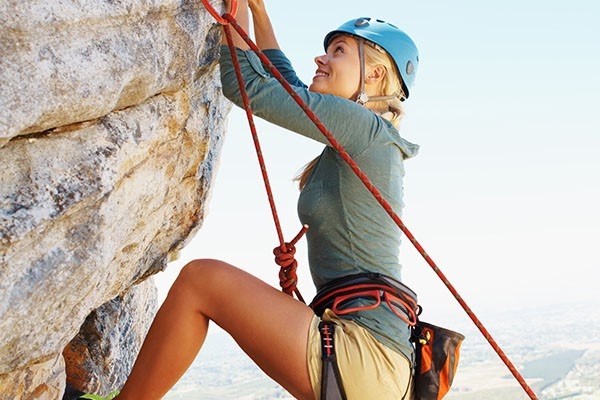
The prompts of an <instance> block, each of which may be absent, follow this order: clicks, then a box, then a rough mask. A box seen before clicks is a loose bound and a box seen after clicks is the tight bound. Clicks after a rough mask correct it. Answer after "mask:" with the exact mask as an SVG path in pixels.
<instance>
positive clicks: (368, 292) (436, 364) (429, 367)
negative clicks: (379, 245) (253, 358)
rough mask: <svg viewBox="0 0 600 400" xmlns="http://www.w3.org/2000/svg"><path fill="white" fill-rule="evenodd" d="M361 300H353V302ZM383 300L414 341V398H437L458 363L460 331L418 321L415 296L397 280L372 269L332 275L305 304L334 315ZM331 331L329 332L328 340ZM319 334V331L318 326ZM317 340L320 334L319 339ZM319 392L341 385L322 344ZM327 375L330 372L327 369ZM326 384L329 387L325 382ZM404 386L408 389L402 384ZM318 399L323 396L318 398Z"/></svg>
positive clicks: (444, 391)
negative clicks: (335, 376) (321, 375)
mask: <svg viewBox="0 0 600 400" xmlns="http://www.w3.org/2000/svg"><path fill="white" fill-rule="evenodd" d="M356 300H361V303H360V304H359V305H356V304H355V303H354V301H356ZM383 304H386V305H387V306H388V308H389V309H390V310H391V311H392V312H393V313H394V314H396V316H398V317H399V318H400V319H402V320H403V321H404V322H406V323H407V324H408V325H409V326H410V329H411V341H412V342H413V343H414V344H415V371H414V399H415V400H437V399H441V398H443V397H444V396H445V395H446V394H447V393H448V391H449V390H450V386H451V385H452V381H453V380H454V375H455V374H456V370H457V368H458V359H459V357H460V346H461V344H462V341H463V340H464V338H465V337H464V336H463V335H462V334H460V333H458V332H454V331H451V330H450V329H446V328H442V327H439V326H436V325H433V324H430V323H427V322H424V321H421V320H420V319H419V318H418V316H419V315H420V314H421V307H420V306H419V305H418V302H417V295H416V294H415V293H414V292H413V291H412V290H411V289H410V288H409V287H408V286H406V285H404V284H403V283H402V282H400V281H398V280H395V279H394V278H392V277H389V276H386V275H383V274H380V273H374V272H367V273H359V274H354V275H348V276H344V277H342V278H338V279H334V280H332V281H330V282H328V283H327V284H325V285H324V287H322V288H321V289H320V290H319V291H318V292H317V295H316V296H315V298H314V300H313V301H312V302H311V304H310V307H312V309H313V310H314V312H315V314H317V315H318V316H321V315H322V314H323V313H324V312H325V310H326V309H331V310H332V311H333V312H334V313H335V314H336V315H344V314H348V313H351V312H355V311H362V310H372V309H374V308H376V307H380V306H382V305H383ZM334 332H335V331H333V330H332V331H331V333H330V335H331V337H332V338H331V342H332V345H333V336H334ZM321 335H322V336H323V332H322V331H321ZM322 340H323V339H322ZM323 350H324V352H323V374H324V375H323V380H322V382H321V385H323V386H322V389H321V390H322V392H321V393H329V394H330V395H331V396H334V397H327V399H330V398H337V397H335V396H336V395H337V393H339V392H340V388H341V389H342V390H343V386H342V383H341V382H336V381H333V380H332V378H331V376H330V375H328V376H327V378H328V379H325V378H326V376H325V370H330V369H331V368H335V367H331V366H330V365H327V362H326V361H327V360H328V358H327V357H329V355H328V354H326V353H325V350H328V349H325V348H324V349H323ZM328 374H331V372H328ZM329 386H331V388H330V387H329ZM407 390H408V388H407ZM322 398H323V397H322Z"/></svg>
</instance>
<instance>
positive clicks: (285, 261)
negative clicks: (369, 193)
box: [202, 0, 308, 303]
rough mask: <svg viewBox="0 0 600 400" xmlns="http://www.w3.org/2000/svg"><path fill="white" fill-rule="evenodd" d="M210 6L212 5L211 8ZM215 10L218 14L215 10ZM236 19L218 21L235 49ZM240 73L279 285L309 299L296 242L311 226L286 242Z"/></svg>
mask: <svg viewBox="0 0 600 400" xmlns="http://www.w3.org/2000/svg"><path fill="white" fill-rule="evenodd" d="M202 2H203V3H204V5H205V6H207V9H208V10H209V13H211V14H212V15H213V16H215V14H216V11H215V10H214V8H212V6H210V5H209V4H208V1H207V0H202ZM209 7H210V8H209ZM235 10H237V1H236V0H233V1H232V3H231V13H235ZM213 13H214V14H213ZM215 17H216V16H215ZM229 18H230V19H233V16H232V15H231V14H230V13H228V14H224V16H223V17H220V16H219V17H218V19H217V21H218V22H219V23H220V24H222V25H224V26H223V28H224V30H225V34H226V36H227V42H228V44H229V48H231V49H233V48H234V46H233V39H232V37H231V29H230V28H229V26H228V21H229ZM232 60H233V63H234V65H238V59H237V54H235V51H232ZM235 73H236V77H237V80H238V84H239V88H240V93H241V94H242V101H243V102H244V109H245V110H246V117H247V118H248V125H249V126H250V132H251V133H252V140H253V142H254V147H255V149H256V155H257V158H258V162H259V165H260V171H261V174H262V177H263V181H264V184H265V189H266V191H267V198H268V200H269V206H270V207H271V213H272V214H273V222H274V223H275V229H276V231H277V237H278V239H279V247H276V248H275V249H274V250H273V253H274V254H275V262H276V263H277V265H279V267H280V269H279V285H280V286H281V289H282V291H283V292H284V293H287V294H289V295H290V296H293V295H294V294H295V295H296V297H297V298H298V300H300V301H301V302H303V303H305V301H304V298H303V297H302V295H301V294H300V291H299V290H298V288H297V284H298V276H297V274H296V271H297V269H298V262H297V261H296V260H295V258H294V255H295V254H296V247H295V246H294V245H295V244H296V242H298V240H300V238H301V237H302V235H304V233H306V230H307V229H308V226H306V225H305V226H303V227H302V229H301V230H300V232H299V233H298V234H297V235H296V237H295V238H294V239H293V240H292V241H291V242H286V241H285V240H284V238H283V232H282V230H281V224H280V223H279V215H278V214H277V208H276V206H275V201H274V198H273V191H272V190H271V184H270V182H269V175H268V173H267V167H266V165H265V161H264V157H263V155H262V150H261V146H260V141H259V140H258V133H257V132H256V125H255V124H254V117H253V115H252V109H251V107H250V100H249V99H248V94H247V93H246V90H245V88H244V79H243V77H242V73H241V71H240V70H239V68H236V70H235Z"/></svg>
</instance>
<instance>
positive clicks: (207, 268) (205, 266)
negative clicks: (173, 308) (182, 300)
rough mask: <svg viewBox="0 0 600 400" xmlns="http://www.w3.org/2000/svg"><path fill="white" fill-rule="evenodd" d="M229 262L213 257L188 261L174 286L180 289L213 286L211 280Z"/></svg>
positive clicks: (199, 288)
mask: <svg viewBox="0 0 600 400" xmlns="http://www.w3.org/2000/svg"><path fill="white" fill-rule="evenodd" d="M227 265H228V264H226V263H224V262H222V261H219V260H213V259H198V260H193V261H190V262H189V263H187V264H186V265H185V266H184V267H183V268H182V269H181V271H179V276H178V277H177V279H176V280H175V282H174V284H173V286H177V288H178V290H186V289H192V290H195V291H197V290H201V289H204V288H207V287H210V286H211V281H214V279H215V278H216V277H217V276H218V275H219V271H220V270H222V269H223V268H225V267H226V266H227Z"/></svg>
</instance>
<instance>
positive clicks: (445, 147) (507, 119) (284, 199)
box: [157, 0, 600, 326]
mask: <svg viewBox="0 0 600 400" xmlns="http://www.w3.org/2000/svg"><path fill="white" fill-rule="evenodd" d="M267 5H268V7H269V9H270V11H271V16H272V19H273V23H274V25H275V29H276V31H277V32H278V37H279V41H280V44H281V46H282V48H283V50H284V51H286V53H287V54H288V57H289V58H290V59H291V60H292V62H293V63H294V65H295V66H296V69H297V72H298V75H299V76H300V77H301V78H302V79H304V81H305V82H310V80H311V78H312V76H313V73H314V71H315V64H314V62H313V58H314V57H315V56H316V55H319V54H321V52H322V38H323V36H324V35H325V34H326V33H327V32H328V31H330V30H332V29H335V28H336V27H337V26H339V25H340V24H341V23H343V22H345V21H347V20H349V19H352V18H355V17H359V16H373V17H377V18H380V19H385V20H387V21H389V22H392V23H394V24H396V25H397V26H399V27H401V28H402V29H404V30H405V31H406V32H407V33H409V34H410V35H411V36H412V37H413V39H414V40H415V42H416V43H417V45H418V46H419V49H420V53H421V65H420V67H419V71H418V75H417V81H416V85H415V87H414V88H413V91H412V93H411V98H410V99H409V101H408V102H407V103H406V106H407V116H406V118H405V120H404V121H403V123H402V127H401V134H402V135H403V136H404V137H405V138H406V139H408V140H410V141H413V142H415V143H418V144H419V145H420V146H421V151H420V154H419V155H418V156H417V157H416V158H414V159H412V160H409V161H407V163H406V169H407V176H406V179H405V191H406V194H405V202H406V208H405V210H404V216H403V220H404V222H405V224H406V225H407V226H408V229H409V230H410V231H411V232H412V233H413V234H414V235H415V236H416V238H417V240H419V242H420V243H421V244H422V245H423V247H424V248H425V250H426V251H427V252H428V254H429V255H430V256H431V257H432V258H433V260H434V261H435V262H436V263H437V264H438V266H439V267H440V268H441V270H442V271H443V272H444V274H445V275H446V276H447V277H448V279H449V280H450V282H451V283H452V284H453V285H454V286H455V288H456V289H457V290H458V292H459V293H460V294H461V295H462V297H463V298H464V299H465V301H466V302H467V304H469V306H470V307H471V308H472V309H473V310H474V311H475V313H476V314H477V313H481V314H482V315H483V320H484V324H485V315H486V312H488V311H492V310H498V309H503V308H513V309H518V308H520V307H531V306H532V305H534V306H535V305H537V304H544V305H546V304H555V303H559V302H563V301H580V300H586V301H593V302H596V303H597V304H598V305H599V306H600V300H598V298H597V295H596V294H595V293H597V292H598V289H599V288H600V284H599V283H598V280H597V278H596V276H597V270H598V269H599V267H600V261H599V259H598V256H597V250H596V249H597V248H598V247H597V246H598V241H599V240H600V227H599V226H600V211H599V210H598V204H600V184H599V183H598V182H600V122H599V119H598V116H597V111H596V108H597V107H598V104H600V77H599V72H598V71H600V28H599V27H598V24H597V18H598V16H600V3H598V2H596V1H593V0H587V1H583V0H574V1H571V2H564V1H560V2H559V1H553V0H552V1H544V2H541V1H516V0H508V1H503V2H492V3H490V2H481V1H457V2H447V1H412V2H407V1H397V0H396V1H390V0H387V1H383V0H370V1H368V2H364V1H360V2H359V1H354V0H350V1H349V0H346V1H319V2H316V1H305V2H301V3H299V4H296V3H294V6H293V7H291V6H290V3H289V2H286V1H274V0H272V1H269V2H268V3H267ZM292 10H293V11H292ZM257 122H258V130H259V135H260V139H261V145H262V147H263V152H264V155H265V160H266V163H267V168H268V171H269V174H270V179H271V183H272V185H273V190H274V193H275V201H276V203H277V207H278V212H279V214H280V218H281V223H282V227H283V231H284V234H285V236H286V239H287V240H290V239H291V238H292V237H293V236H294V235H295V234H296V233H297V232H298V230H299V229H300V223H299V222H298V219H297V216H296V200H297V195H298V190H297V188H296V185H295V183H294V182H292V178H293V177H294V176H295V175H296V173H297V172H298V170H299V169H300V168H301V167H302V166H303V165H304V164H305V163H306V162H307V161H309V160H310V159H312V158H313V157H314V156H315V155H317V154H318V153H319V152H320V149H321V146H320V145H318V144H316V143H312V142H310V141H309V140H308V139H304V138H301V137H298V136H296V135H295V134H293V133H290V132H288V131H285V130H283V129H280V128H278V127H274V126H272V125H270V124H268V123H264V122H262V121H260V120H257ZM277 244H278V241H277V236H276V232H275V228H274V225H273V222H272V217H271V213H270V209H269V208H268V203H267V197H266V194H265V190H264V186H263V183H262V180H261V176H260V171H259V168H258V163H257V160H256V155H255V153H254V148H253V144H252V140H251V136H250V131H249V128H248V125H247V122H246V118H245V115H244V114H243V112H242V111H241V110H239V109H234V110H233V111H232V112H231V114H230V119H229V128H228V132H227V136H226V139H225V144H224V147H223V153H222V157H221V161H220V166H219V172H218V175H217V179H216V184H215V187H214V192H213V195H212V199H211V201H210V204H209V207H208V213H207V216H206V221H205V225H204V227H203V228H202V230H201V231H200V232H199V233H198V234H197V236H196V237H195V238H194V239H193V240H192V241H191V243H190V244H189V245H188V246H187V247H186V249H184V251H183V252H182V255H181V258H180V260H178V261H177V262H174V263H172V264H171V265H170V266H169V267H168V268H167V270H166V272H163V273H161V274H159V276H158V278H157V284H158V286H159V290H160V293H161V295H163V296H164V293H165V292H166V289H167V288H168V286H169V285H170V283H171V282H172V280H173V279H174V278H175V276H176V275H177V271H178V270H179V268H180V267H181V266H182V265H183V264H185V262H187V261H189V260H191V259H193V258H199V257H213V258H219V259H224V260H226V261H228V262H231V263H233V264H234V265H237V266H239V267H241V268H244V269H246V270H248V271H250V272H252V273H253V274H255V275H257V276H259V277H261V278H263V279H264V280H266V281H268V282H269V283H271V284H273V285H274V286H278V284H277V272H278V267H277V266H276V265H275V264H274V262H273V260H272V256H271V254H272V253H271V251H272V249H273V247H275V246H276V245H277ZM298 247H299V249H298V253H299V254H298V256H297V259H298V261H299V263H300V267H299V268H300V269H301V272H300V280H301V282H300V286H299V288H300V290H301V291H302V293H303V294H304V296H305V297H306V298H309V299H310V298H311V297H312V295H313V294H314V290H313V288H312V283H311V281H310V277H309V275H308V271H307V269H308V265H307V262H306V257H305V251H306V249H305V247H304V242H301V243H300V245H299V246H298ZM401 261H402V264H403V265H404V268H403V278H404V281H405V283H406V284H407V285H409V286H410V287H412V288H413V289H414V290H415V291H416V292H417V293H418V294H419V300H420V302H421V303H422V305H423V307H424V308H425V314H424V316H426V317H425V319H434V321H436V322H439V323H444V322H445V321H452V320H456V319H457V318H466V317H465V315H464V312H463V311H462V310H461V309H460V307H459V306H458V304H457V302H456V301H455V300H454V298H453V297H452V296H451V295H450V293H449V292H448V290H446V288H445V287H444V286H443V285H442V284H441V282H440V280H439V279H438V278H437V276H435V274H434V273H433V271H432V270H431V269H430V267H429V266H428V265H427V264H426V263H425V262H424V261H423V260H422V258H421V257H420V255H419V254H417V252H416V251H415V250H414V248H413V247H412V245H411V244H410V243H409V242H407V241H405V242H404V243H403V245H402V249H401ZM427 316H429V318H427ZM450 324H451V322H450ZM450 326H451V325H450Z"/></svg>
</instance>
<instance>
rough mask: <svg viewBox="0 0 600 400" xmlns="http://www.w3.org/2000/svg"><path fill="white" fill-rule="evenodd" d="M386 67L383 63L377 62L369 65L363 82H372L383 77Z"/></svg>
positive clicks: (378, 80)
mask: <svg viewBox="0 0 600 400" xmlns="http://www.w3.org/2000/svg"><path fill="white" fill-rule="evenodd" d="M386 72H387V71H386V69H385V67H384V66H383V65H381V64H377V65H373V66H371V67H369V69H368V70H367V73H366V76H365V83H368V84H374V83H377V82H380V81H382V80H383V78H385V74H386Z"/></svg>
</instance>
